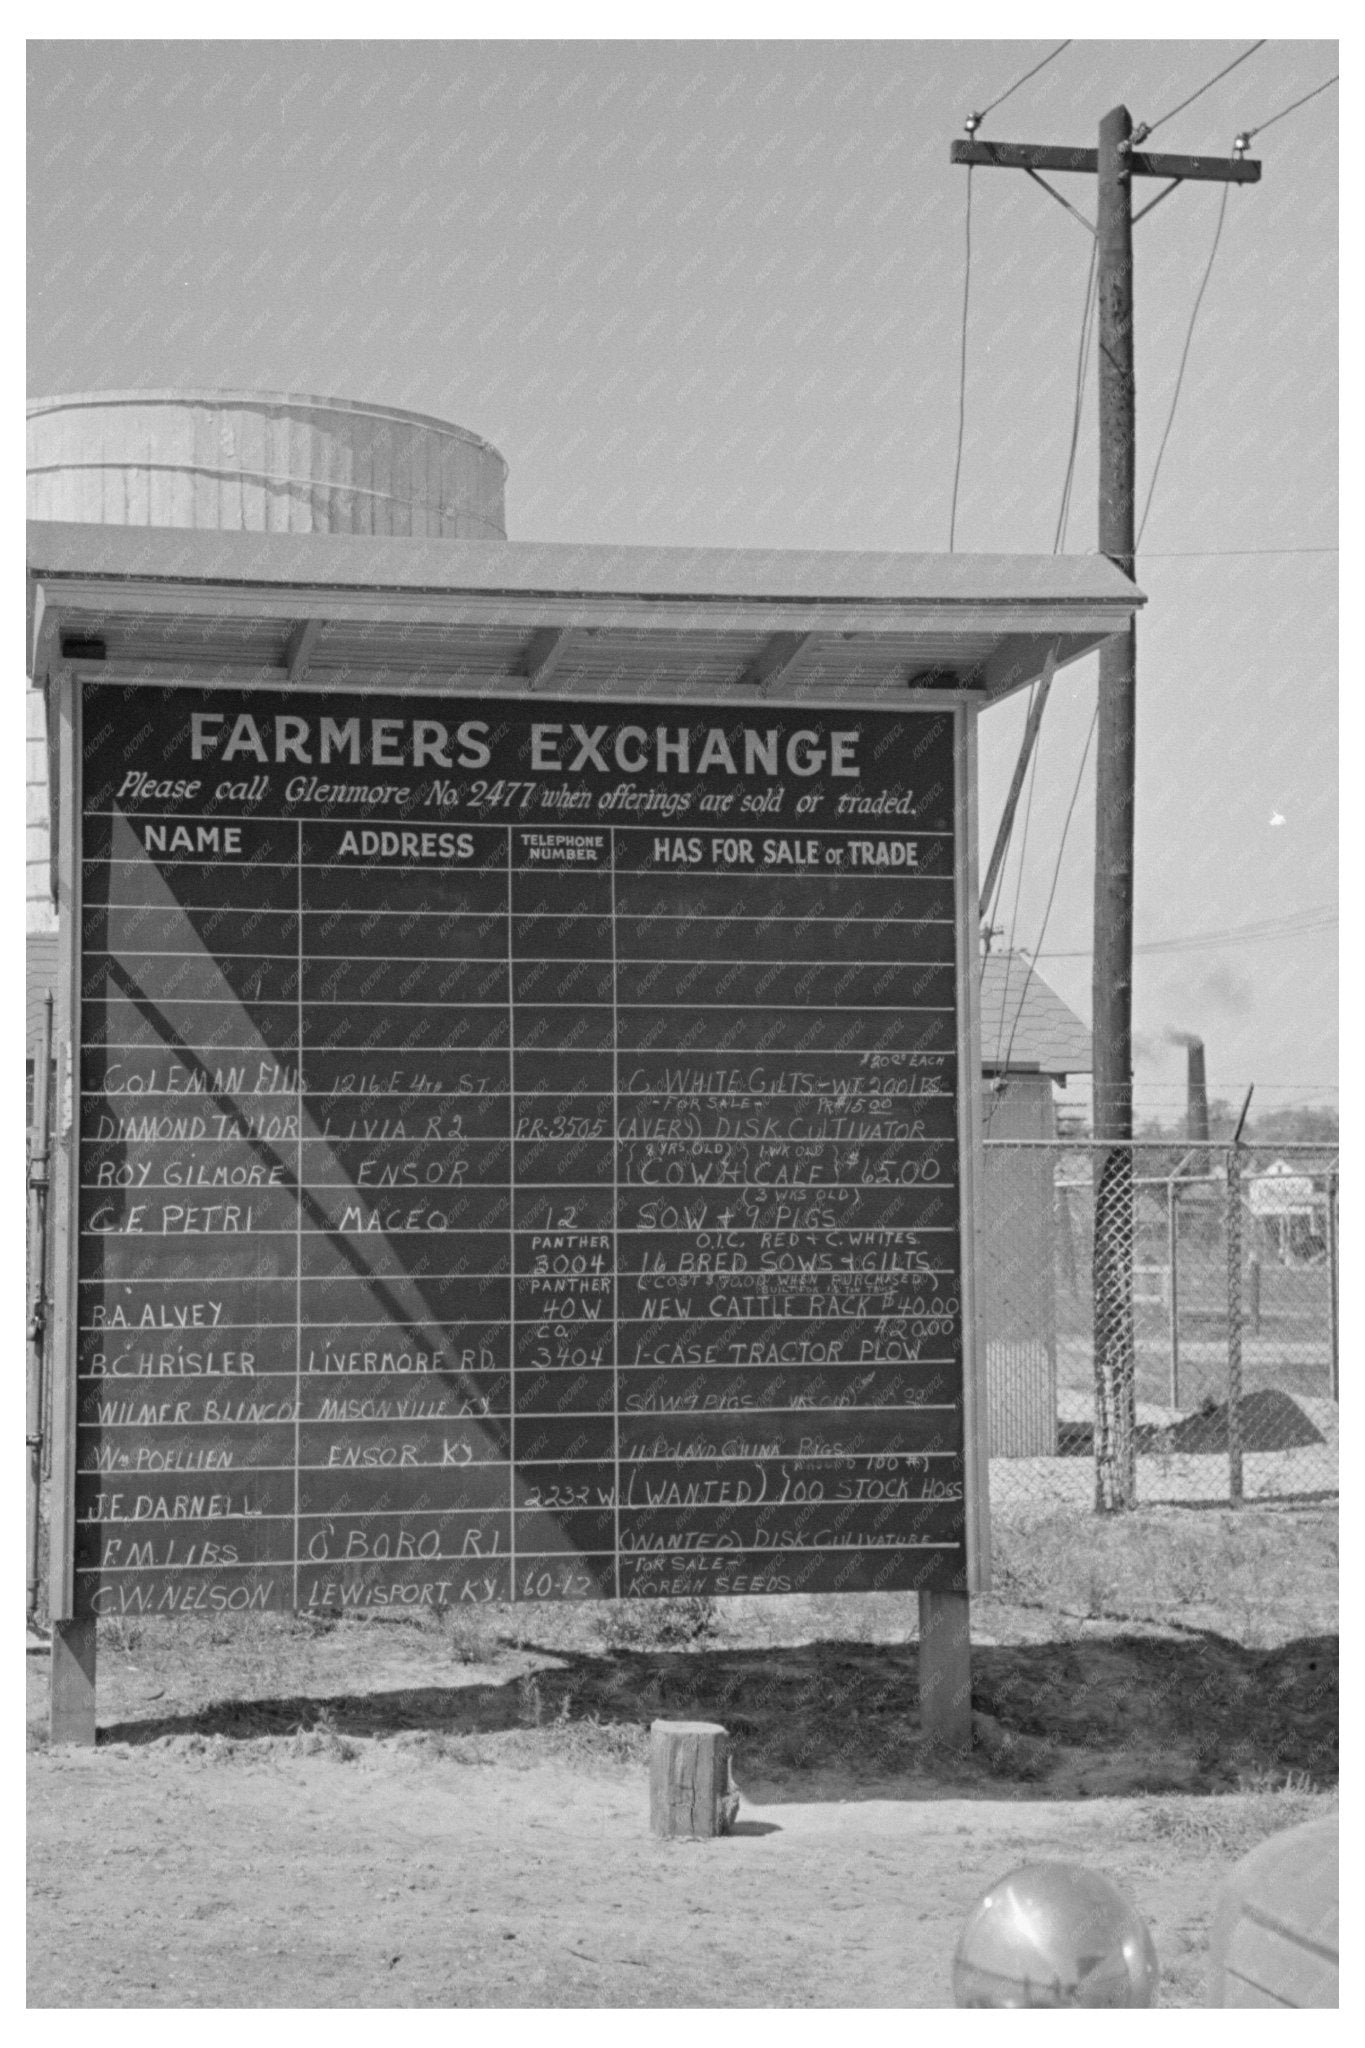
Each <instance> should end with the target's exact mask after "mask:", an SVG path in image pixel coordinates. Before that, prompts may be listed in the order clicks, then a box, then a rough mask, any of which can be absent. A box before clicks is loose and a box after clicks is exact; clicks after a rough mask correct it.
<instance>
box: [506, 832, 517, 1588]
mask: <svg viewBox="0 0 1365 2048" xmlns="http://www.w3.org/2000/svg"><path fill="white" fill-rule="evenodd" d="M504 844H505V846H506V849H507V1103H508V1129H509V1132H510V1134H511V1141H512V1153H511V1159H510V1161H509V1164H508V1187H509V1196H510V1199H511V1201H512V1203H513V1204H515V1201H516V1195H515V1185H516V1177H517V1151H516V1141H517V1103H516V1096H517V1012H516V966H515V961H514V959H513V954H514V951H515V947H514V945H513V938H512V834H511V833H510V832H508V833H507V835H506V838H505V840H504ZM507 1221H508V1230H507V1494H508V1510H509V1512H508V1516H507V1544H508V1551H509V1553H510V1561H509V1564H508V1578H507V1585H508V1591H509V1592H510V1593H511V1596H512V1598H513V1600H515V1599H516V1597H517V1236H516V1231H515V1229H514V1228H513V1227H512V1226H513V1224H514V1223H515V1221H516V1216H515V1209H514V1210H513V1214H512V1215H511V1216H509V1217H508V1219H507Z"/></svg>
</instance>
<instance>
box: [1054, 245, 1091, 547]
mask: <svg viewBox="0 0 1365 2048" xmlns="http://www.w3.org/2000/svg"><path fill="white" fill-rule="evenodd" d="M1098 263H1099V243H1098V241H1092V242H1091V244H1090V268H1089V270H1088V271H1087V272H1086V279H1085V298H1084V301H1083V302H1082V306H1081V334H1080V342H1079V344H1078V347H1077V350H1076V394H1075V398H1074V400H1073V402H1072V407H1071V446H1070V448H1069V449H1068V450H1067V457H1066V479H1065V481H1064V483H1063V485H1062V502H1061V506H1060V509H1059V510H1058V513H1057V530H1056V532H1055V533H1054V534H1053V537H1052V552H1053V554H1054V555H1055V554H1058V553H1059V552H1060V550H1061V548H1062V544H1063V542H1064V541H1065V539H1066V523H1067V520H1068V518H1069V517H1070V515H1071V486H1072V484H1073V482H1074V481H1075V476H1076V451H1077V448H1078V447H1079V445H1080V436H1081V413H1082V411H1083V409H1084V405H1085V372H1086V367H1087V364H1088V361H1089V357H1090V337H1091V334H1092V333H1093V331H1094V318H1093V316H1094V312H1095V307H1096V304H1097V302H1098V301H1097V295H1096V290H1095V271H1096V267H1097V265H1098Z"/></svg>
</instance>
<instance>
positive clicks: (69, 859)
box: [49, 664, 989, 1742]
mask: <svg viewBox="0 0 1365 2048" xmlns="http://www.w3.org/2000/svg"><path fill="white" fill-rule="evenodd" d="M104 680H105V677H104V676H103V675H102V673H101V671H100V670H99V669H98V668H94V669H89V670H86V669H84V668H83V667H78V666H76V665H73V664H67V665H64V666H63V667H61V668H60V669H58V670H56V671H55V672H54V673H53V676H52V679H51V696H50V705H51V716H52V719H53V723H54V727H55V732H56V742H57V743H56V748H55V753H56V758H57V767H58V781H57V789H56V791H55V792H54V798H55V801H54V810H55V814H56V815H55V831H56V837H57V867H58V877H59V907H60V920H61V922H60V929H61V934H62V942H61V954H60V966H59V984H58V1018H59V1028H58V1049H59V1053H58V1082H57V1114H56V1128H55V1140H54V1154H55V1158H54V1176H53V1187H54V1210H55V1219H56V1229H55V1250H56V1261H55V1272H56V1275H57V1286H56V1300H55V1302H54V1316H53V1339H54V1343H53V1359H54V1375H53V1460H52V1475H53V1483H52V1494H51V1500H52V1524H51V1547H50V1559H51V1566H50V1586H49V1599H50V1611H51V1615H52V1619H53V1623H54V1629H53V1673H52V1733H53V1737H54V1739H56V1740H70V1741H89V1740H92V1739H93V1733H94V1676H95V1656H94V1617H93V1615H92V1614H91V1613H89V1612H88V1611H86V1612H81V1611H78V1608H77V1602H76V1597H75V1569H74V1566H75V1548H76V1546H75V1534H76V1532H75V1523H74V1502H75V1450H76V1384H75V1373H76V1353H77V1342H76V1332H77V1323H78V1315H77V1309H76V1280H77V1251H78V1245H77V1232H76V1227H75V1224H76V1218H77V1215H78V1209H79V1194H78V1178H79V1163H80V1113H79V1100H80V1097H79V1087H80V1071H79V1070H80V1053H81V1044H80V1000H79V991H80V985H81V930H82V908H83V906H82V901H81V850H82V849H81V833H82V821H83V811H84V806H83V798H82V761H81V714H82V701H83V691H84V686H85V684H86V683H90V684H98V683H100V682H102V681H104ZM125 680H126V679H125ZM149 680H151V679H149ZM181 680H182V681H183V683H184V685H185V686H186V687H187V688H203V687H205V686H213V685H214V684H215V683H216V679H215V678H213V677H211V676H209V675H196V674H194V673H193V671H192V670H188V669H187V670H186V672H185V673H184V675H183V677H182V678H181ZM155 684H156V687H159V688H165V687H168V686H169V683H168V679H167V678H165V677H164V676H158V677H157V678H156V679H155ZM222 687H224V689H225V690H230V689H231V687H232V686H230V685H224V686H222ZM292 694H293V696H294V698H295V699H296V700H297V701H298V702H299V703H300V704H302V703H303V702H304V701H306V699H307V698H308V697H309V696H311V695H312V694H313V689H312V686H311V685H305V686H304V687H303V688H301V689H299V690H297V691H295V692H294V693H292ZM393 694H395V695H399V694H412V695H416V696H420V697H421V698H422V699H424V700H425V699H428V698H431V699H435V698H439V697H441V696H448V695H459V694H464V693H460V692H458V691H456V690H454V689H452V688H450V687H449V686H447V687H445V688H435V687H432V686H428V687H426V688H425V689H420V690H418V689H416V688H414V689H412V690H411V691H404V690H403V689H402V688H401V686H400V688H399V689H397V690H395V691H394V692H393ZM531 694H532V693H531V691H530V689H529V688H527V687H523V688H521V689H514V690H509V691H502V692H499V693H496V694H493V695H490V696H489V697H488V700H487V701H488V702H489V703H490V704H494V705H495V704H496V702H497V701H498V700H499V698H500V697H501V698H503V699H506V698H508V697H512V698H518V699H524V698H529V697H530V696H531ZM534 694H535V701H536V704H537V706H540V707H544V709H545V711H546V714H547V715H549V714H550V713H552V711H553V707H554V704H555V703H556V701H557V699H556V697H555V696H553V695H552V694H551V692H550V690H548V689H544V690H537V691H536V692H535V693H534ZM568 695H569V696H570V697H571V696H572V695H573V693H572V692H571V691H570V692H568ZM710 701H711V700H707V699H701V700H698V699H695V698H692V697H689V698H688V699H687V700H686V701H685V702H679V701H678V700H676V699H675V698H672V697H670V696H669V695H668V693H666V692H658V693H652V692H622V694H621V695H620V696H619V697H617V696H615V695H612V696H598V697H597V698H596V699H595V702H597V703H600V704H601V706H602V708H603V710H604V711H605V710H607V709H608V708H609V707H610V706H612V705H614V704H623V705H633V706H639V707H641V708H642V709H644V708H646V707H648V706H651V705H652V706H654V707H655V708H659V709H676V711H677V712H678V713H679V715H680V716H684V717H686V718H688V719H696V718H698V717H699V716H700V715H702V714H704V713H705V711H706V710H707V709H708V707H709V704H710ZM714 703H715V708H716V709H723V710H724V711H725V712H727V713H734V712H738V711H742V710H744V709H746V708H752V709H755V710H763V711H767V712H772V711H775V710H778V709H781V708H788V709H790V708H795V707H796V706H798V705H799V708H800V709H801V711H802V712H803V713H804V714H806V715H808V716H812V717H814V718H817V719H828V718H830V717H833V716H835V715H837V714H842V713H856V712H857V711H859V710H865V711H868V712H876V713H878V714H880V715H882V716H884V715H885V714H886V713H887V712H888V710H889V709H891V708H892V707H890V706H888V703H887V699H886V697H885V695H884V694H881V693H878V694H877V695H876V696H875V697H874V698H871V699H870V700H869V701H865V702H863V701H860V699H859V696H858V694H857V693H856V692H846V691H841V692H839V693H838V695H837V698H836V699H834V700H831V701H824V700H820V699H817V700H814V701H813V700H812V698H811V696H810V695H808V694H806V693H804V692H803V693H801V694H800V695H799V697H798V696H796V695H790V696H789V695H787V694H786V693H784V692H782V691H781V690H772V691H763V690H758V691H749V692H736V693H735V694H733V695H729V694H727V695H726V696H725V697H724V698H723V699H721V698H717V699H716V700H714ZM978 706H979V699H977V698H974V697H973V696H972V695H971V694H970V693H968V692H966V691H960V692H957V691H953V692H950V691H947V690H943V689H936V690H934V691H932V692H929V691H907V692H906V694H905V697H904V699H903V700H902V701H901V703H899V704H898V705H896V706H895V707H894V708H895V709H897V710H903V711H905V712H907V713H913V712H921V713H924V712H932V713H934V714H938V715H942V714H944V713H945V712H949V711H950V712H951V717H952V722H953V763H954V785H955V786H954V792H953V808H954V854H955V859H954V877H953V881H954V906H955V927H956V931H955V939H956V943H955V949H954V955H955V964H956V990H955V1007H956V1033H957V1043H956V1062H957V1067H956V1071H957V1076H958V1083H957V1160H958V1167H959V1190H960V1192H959V1205H960V1206H959V1221H960V1239H961V1242H960V1266H961V1293H960V1323H961V1348H962V1405H963V1463H964V1492H965V1500H964V1528H965V1535H966V1571H965V1586H964V1588H963V1590H962V1591H961V1592H942V1593H939V1592H922V1593H921V1595H920V1607H921V1704H922V1710H923V1713H924V1718H925V1726H926V1730H927V1731H928V1732H932V1733H935V1734H938V1735H940V1736H943V1737H947V1738H948V1739H951V1740H955V1741H959V1742H961V1741H965V1740H966V1739H967V1731H968V1728H969V1663H968V1656H969V1651H968V1635H969V1631H968V1601H969V1598H970V1595H971V1594H972V1593H973V1592H979V1591H982V1590H984V1589H985V1587H986V1585H987V1584H988V1580H989V1511H988V1499H987V1446H986V1442H985V1436H984V1430H985V1413H986V1407H985V1399H984V1385H983V1373H984V1357H983V1352H982V1346H981V1343H980V1337H979V1331H978V1316H977V1280H976V1247H975V1230H976V1214H977V1188H978V1184H979V1159H980V1142H981V1130H980V1099H979V1098H980V1090H979V1075H980V1035H979V1012H978V977H977V975H976V973H975V971H974V969H975V963H976V957H977V926H978V913H977V888H978V882H977V844H976V841H977V823H976V718H977V715H978Z"/></svg>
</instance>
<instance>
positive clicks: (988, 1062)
mask: <svg viewBox="0 0 1365 2048" xmlns="http://www.w3.org/2000/svg"><path fill="white" fill-rule="evenodd" d="M981 967H982V973H981V1066H982V1070H983V1072H985V1073H987V1074H998V1073H1003V1072H1009V1073H1016V1074H1017V1073H1032V1074H1052V1075H1055V1076H1056V1077H1057V1078H1058V1079H1060V1080H1065V1078H1066V1076H1067V1075H1068V1074H1088V1073H1089V1072H1090V1069H1091V1058H1090V1031H1089V1028H1088V1027H1087V1026H1086V1025H1084V1024H1082V1022H1081V1020H1080V1018H1079V1017H1078V1016H1077V1015H1076V1013H1075V1011H1074V1010H1070V1009H1068V1008H1067V1006H1066V1004H1065V1003H1064V1002H1063V1001H1062V999H1061V997H1060V996H1059V995H1057V994H1056V993H1055V992H1054V991H1053V990H1052V989H1050V988H1049V987H1048V985H1047V983H1046V982H1045V981H1044V980H1043V978H1042V976H1041V975H1040V974H1039V973H1038V972H1037V970H1036V969H1035V968H1034V967H1032V966H1030V964H1029V962H1028V961H1027V960H1026V959H1025V958H1024V956H1023V954H1022V953H988V954H987V955H986V957H985V959H984V960H983V961H982V963H981Z"/></svg>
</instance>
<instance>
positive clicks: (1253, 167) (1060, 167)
mask: <svg viewBox="0 0 1365 2048" xmlns="http://www.w3.org/2000/svg"><path fill="white" fill-rule="evenodd" d="M1127 155H1128V167H1129V169H1130V171H1131V172H1132V175H1133V176H1134V177H1135V178H1181V179H1191V180H1195V181H1202V182H1203V183H1205V184H1216V185H1259V183H1260V182H1261V165H1260V160H1259V159H1258V158H1256V157H1250V156H1152V155H1149V154H1148V153H1146V152H1145V151H1143V150H1140V149H1134V150H1130V151H1128V153H1127ZM949 156H950V160H951V161H952V162H953V163H955V164H977V165H980V166H981V167H982V168H983V169H986V170H997V171H1087V172H1089V174H1090V176H1091V177H1092V178H1093V177H1094V176H1095V174H1096V172H1097V171H1098V169H1099V151H1098V150H1095V149H1070V148H1067V147H1061V146H1057V145H1054V144H1052V143H1049V142H954V143H953V144H952V145H951V147H950V151H949Z"/></svg>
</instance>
